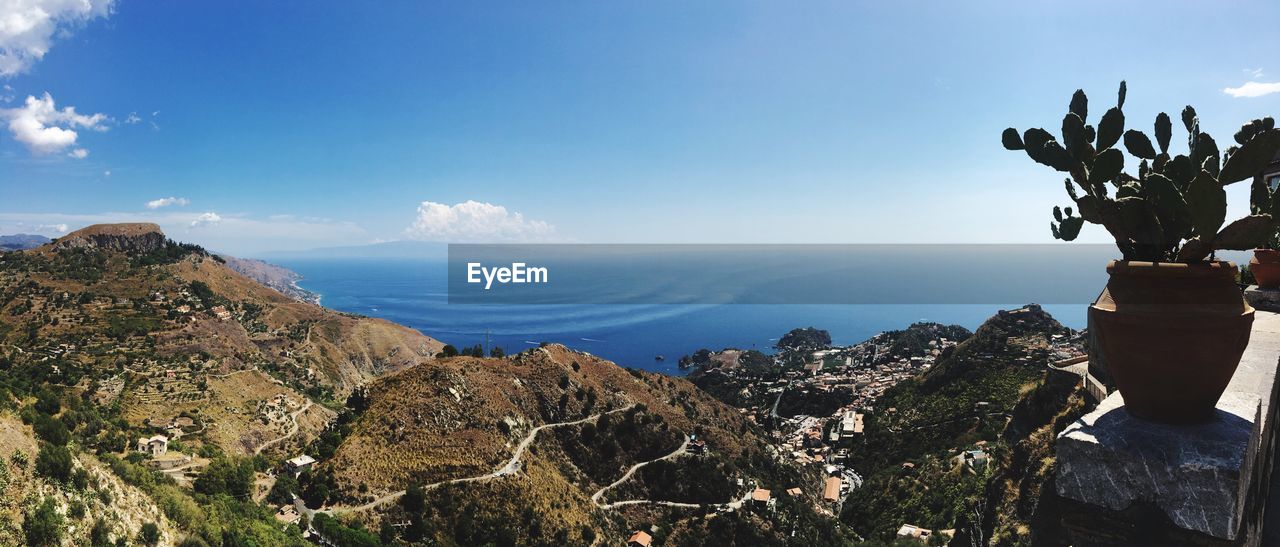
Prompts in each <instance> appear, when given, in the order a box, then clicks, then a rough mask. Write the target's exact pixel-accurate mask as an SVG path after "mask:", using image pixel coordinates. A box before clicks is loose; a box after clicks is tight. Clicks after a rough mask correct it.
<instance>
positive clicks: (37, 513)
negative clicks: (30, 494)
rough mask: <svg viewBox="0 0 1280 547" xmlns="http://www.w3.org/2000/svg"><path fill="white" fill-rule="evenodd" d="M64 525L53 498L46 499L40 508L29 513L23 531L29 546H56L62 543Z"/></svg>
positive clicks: (23, 523) (24, 521) (23, 524)
mask: <svg viewBox="0 0 1280 547" xmlns="http://www.w3.org/2000/svg"><path fill="white" fill-rule="evenodd" d="M62 525H63V520H62V515H60V514H58V508H57V507H56V506H55V505H54V502H53V498H45V499H44V501H43V502H41V503H40V505H39V507H36V508H35V509H33V510H32V511H30V512H28V513H27V515H26V518H25V519H24V520H23V522H22V531H23V533H25V534H26V536H27V545H30V546H32V547H44V546H55V545H60V544H61V543H62Z"/></svg>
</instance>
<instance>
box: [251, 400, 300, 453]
mask: <svg viewBox="0 0 1280 547" xmlns="http://www.w3.org/2000/svg"><path fill="white" fill-rule="evenodd" d="M313 404H315V403H312V402H311V401H307V404H305V405H302V408H300V409H298V410H295V411H294V412H293V413H292V414H289V421H291V422H293V429H291V430H290V431H289V432H288V433H285V434H284V435H281V436H279V437H276V438H274V439H271V440H269V441H267V442H265V443H262V444H261V445H258V448H255V449H253V455H254V456H257V455H258V454H261V453H262V451H263V450H266V449H267V448H270V447H271V446H272V445H274V444H277V443H279V442H281V441H283V440H285V439H288V438H289V437H292V436H294V435H297V434H298V416H299V415H300V414H302V413H303V412H306V411H308V410H310V409H311V405H313Z"/></svg>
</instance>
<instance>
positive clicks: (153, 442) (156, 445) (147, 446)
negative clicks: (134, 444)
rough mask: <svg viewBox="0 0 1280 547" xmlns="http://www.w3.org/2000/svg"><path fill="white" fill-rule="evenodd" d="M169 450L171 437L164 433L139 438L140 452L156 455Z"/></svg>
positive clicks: (161, 454)
mask: <svg viewBox="0 0 1280 547" xmlns="http://www.w3.org/2000/svg"><path fill="white" fill-rule="evenodd" d="M168 451H169V438H168V437H165V436H164V435H156V436H154V437H144V438H141V439H138V452H142V453H144V454H151V455H152V456H153V457H154V456H163V455H164V453H165V452H168Z"/></svg>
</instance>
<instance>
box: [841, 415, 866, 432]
mask: <svg viewBox="0 0 1280 547" xmlns="http://www.w3.org/2000/svg"><path fill="white" fill-rule="evenodd" d="M862 418H863V415H862V414H859V413H857V412H854V411H852V410H850V411H848V412H845V413H844V417H843V418H841V419H840V438H841V439H848V438H850V437H853V436H854V435H861V434H862V428H863V424H862Z"/></svg>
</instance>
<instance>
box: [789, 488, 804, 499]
mask: <svg viewBox="0 0 1280 547" xmlns="http://www.w3.org/2000/svg"><path fill="white" fill-rule="evenodd" d="M803 494H804V492H802V491H801V490H800V489H799V488H788V489H787V495H788V496H791V497H793V498H798V497H800V496H801V495H803Z"/></svg>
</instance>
